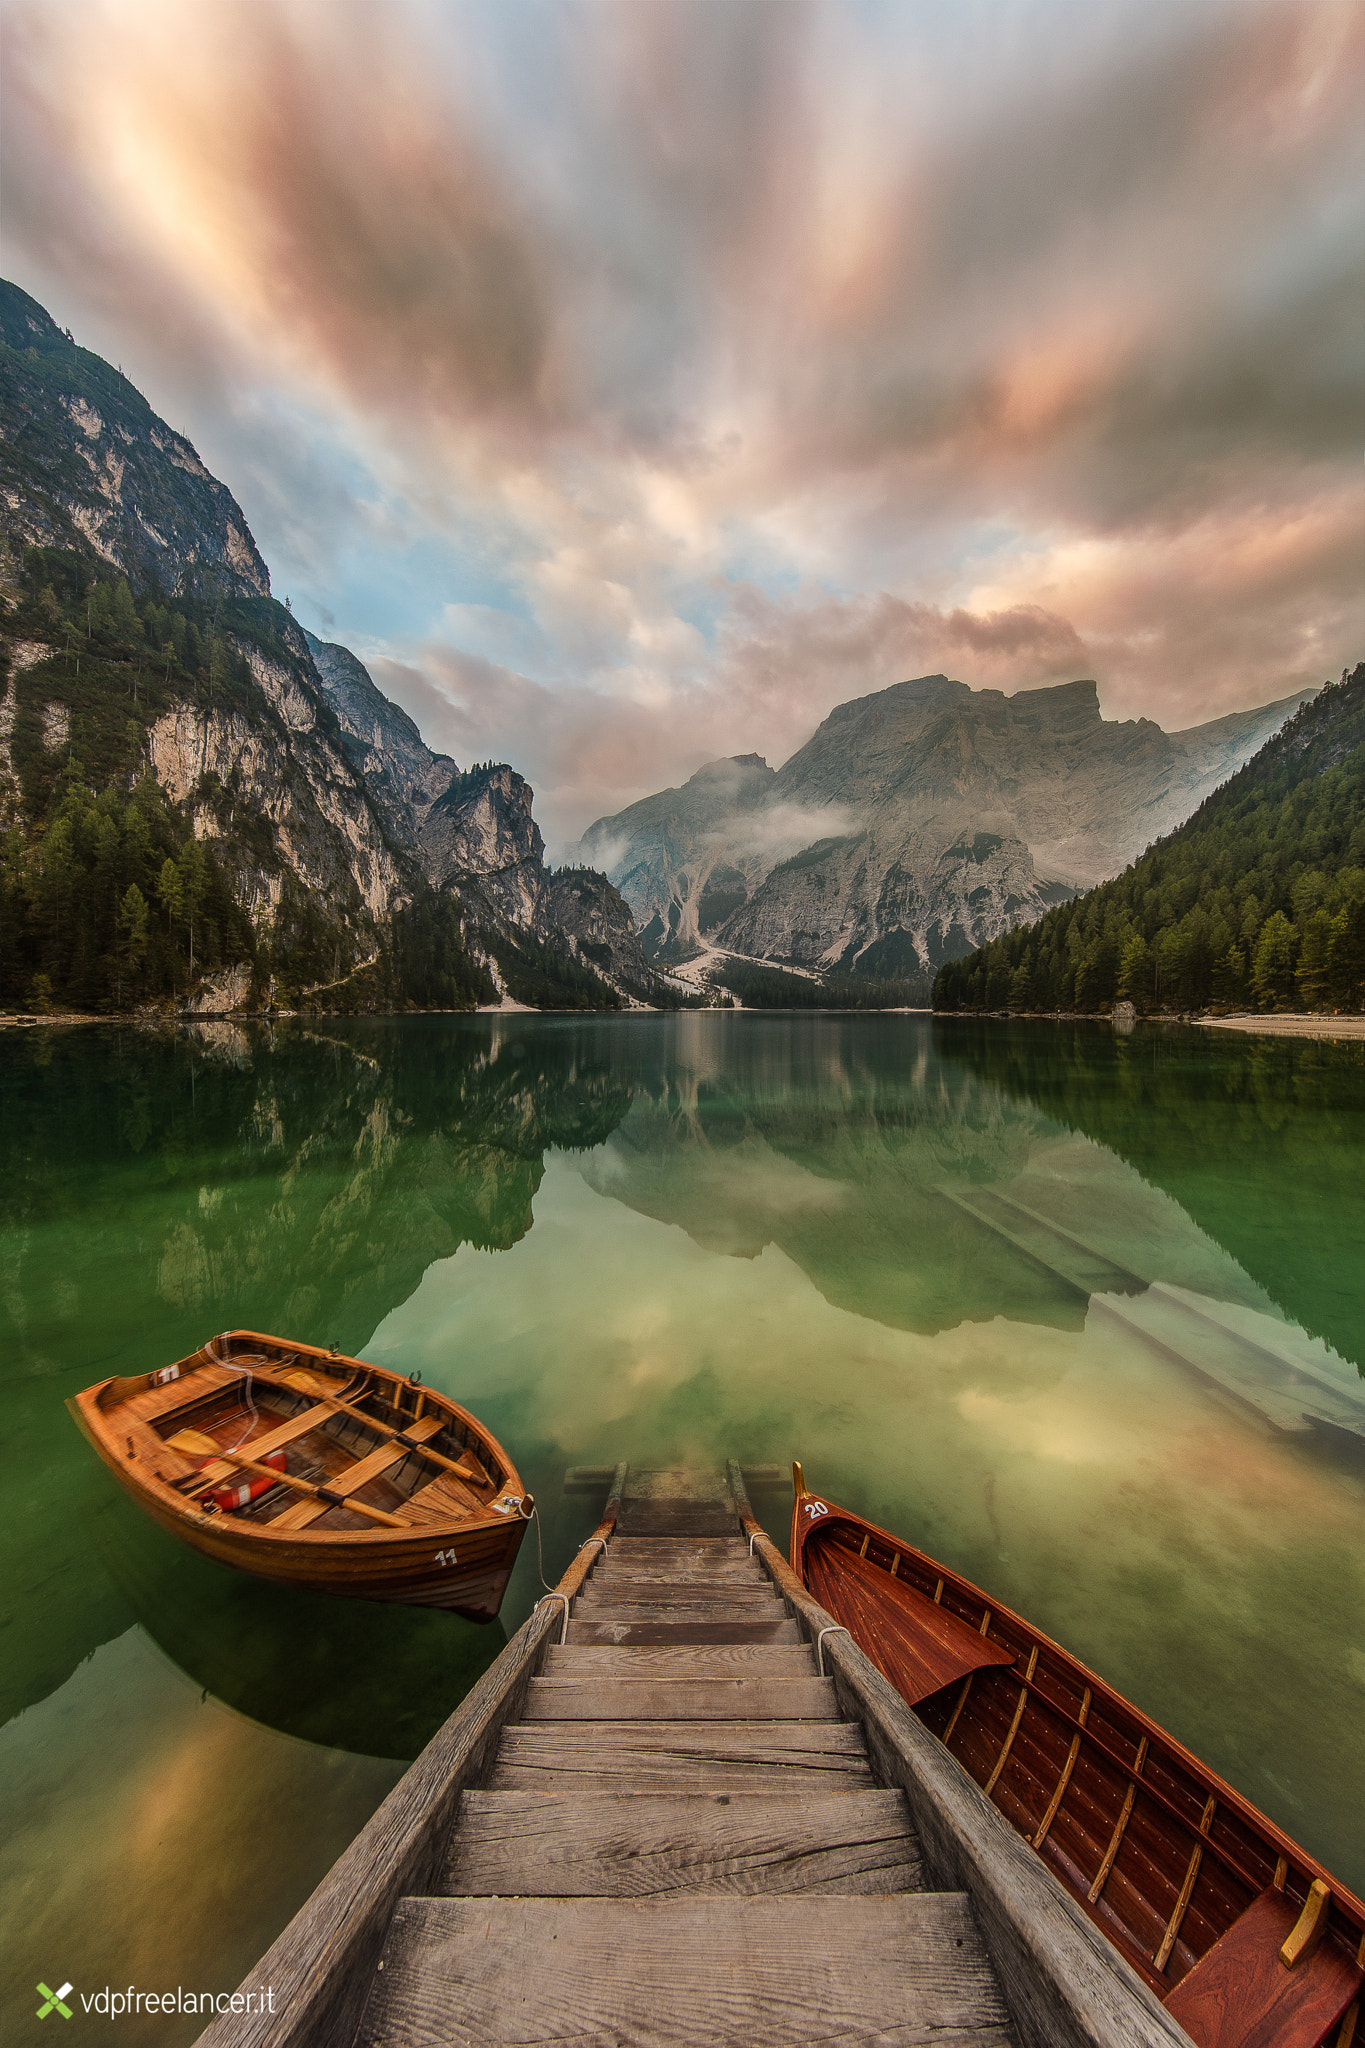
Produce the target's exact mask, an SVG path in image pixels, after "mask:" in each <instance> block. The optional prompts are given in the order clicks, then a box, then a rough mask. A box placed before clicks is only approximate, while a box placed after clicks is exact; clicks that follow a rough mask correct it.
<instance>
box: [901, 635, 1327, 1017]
mask: <svg viewBox="0 0 1365 2048" xmlns="http://www.w3.org/2000/svg"><path fill="white" fill-rule="evenodd" d="M1122 1001H1127V1002H1131V1003H1132V1004H1133V1005H1134V1007H1135V1008H1136V1009H1137V1010H1139V1011H1141V1012H1145V1013H1149V1014H1151V1013H1160V1012H1168V1013H1171V1012H1173V1013H1188V1012H1191V1011H1199V1010H1207V1009H1210V1008H1212V1009H1218V1010H1223V1011H1243V1010H1245V1011H1258V1010H1261V1011H1273V1010H1333V1011H1360V1010H1362V1009H1365V664H1362V665H1360V666H1358V667H1357V668H1356V669H1355V670H1353V671H1352V672H1350V673H1349V674H1346V675H1343V677H1342V679H1341V681H1340V682H1339V683H1336V684H1329V685H1328V686H1327V687H1326V688H1325V689H1323V690H1322V691H1320V693H1319V694H1318V696H1317V697H1315V698H1314V699H1313V700H1312V702H1311V703H1308V704H1305V705H1304V706H1303V707H1302V708H1301V709H1300V710H1299V711H1298V712H1296V713H1295V715H1294V717H1293V718H1291V719H1290V720H1289V721H1288V723H1287V724H1286V725H1285V726H1284V727H1283V728H1282V730H1281V731H1280V732H1278V733H1277V734H1276V735H1275V736H1274V738H1273V739H1271V740H1269V741H1268V742H1267V743H1266V745H1265V746H1264V747H1262V749H1261V751H1260V753H1259V754H1257V755H1256V756H1255V758H1254V759H1253V760H1251V761H1249V762H1248V763H1247V765H1246V767H1245V768H1243V769H1241V770H1240V771H1239V773H1238V774H1236V775H1234V776H1232V777H1231V778H1230V780H1229V781H1227V782H1226V783H1224V784H1223V786H1222V788H1221V789H1217V790H1215V791H1214V793H1213V794H1212V796H1210V797H1207V798H1206V799H1205V801H1204V803H1203V804H1201V806H1200V808H1199V809H1198V810H1197V811H1196V812H1195V814H1194V816H1193V817H1192V818H1189V819H1187V820H1186V822H1185V823H1184V824H1183V825H1181V826H1179V827H1178V828H1177V830H1176V831H1174V832H1172V833H1170V834H1169V835H1168V837H1166V838H1165V839H1161V840H1158V841H1157V843H1156V844H1155V845H1154V846H1151V847H1149V848H1148V850H1147V852H1146V853H1144V854H1143V855H1142V857H1141V858H1140V859H1139V860H1137V861H1135V862H1134V863H1133V865H1132V866H1131V867H1130V868H1128V869H1127V870H1126V872H1125V873H1124V874H1122V875H1119V876H1117V877H1116V878H1115V880H1113V881H1112V882H1104V883H1101V885H1100V886H1099V888H1097V889H1091V890H1089V891H1088V892H1087V893H1086V894H1085V895H1083V896H1078V897H1076V898H1075V899H1074V900H1073V901H1071V902H1070V903H1064V904H1061V905H1059V906H1058V907H1057V908H1056V909H1055V910H1051V911H1049V912H1048V913H1047V915H1046V916H1045V917H1042V918H1040V919H1039V921H1038V923H1037V924H1035V925H1032V926H1025V927H1020V928H1019V929H1018V930H1015V931H1012V932H1007V933H1005V934H1004V935H1003V936H1002V937H1001V938H999V939H996V940H994V941H993V942H992V943H991V944H990V945H988V946H983V947H981V948H980V949H979V950H978V951H977V952H975V953H972V954H969V955H968V956H967V958H965V959H963V960H955V961H952V962H950V963H949V965H947V966H946V967H943V968H941V969H940V970H939V973H938V976H937V978H936V980H935V983H934V1008H935V1009H936V1010H975V1011H981V1010H1014V1011H1025V1012H1028V1011H1034V1012H1051V1011H1059V1010H1061V1011H1096V1012H1098V1011H1104V1010H1108V1009H1109V1008H1110V1007H1111V1006H1112V1005H1113V1004H1114V1003H1115V1002H1122Z"/></svg>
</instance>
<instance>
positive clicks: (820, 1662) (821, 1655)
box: [815, 1622, 853, 1678]
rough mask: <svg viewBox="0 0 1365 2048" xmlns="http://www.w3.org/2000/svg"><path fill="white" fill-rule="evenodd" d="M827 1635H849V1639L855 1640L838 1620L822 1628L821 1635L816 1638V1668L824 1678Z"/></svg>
mask: <svg viewBox="0 0 1365 2048" xmlns="http://www.w3.org/2000/svg"><path fill="white" fill-rule="evenodd" d="M826 1636H848V1639H849V1641H850V1642H852V1641H853V1638H852V1636H851V1635H849V1633H848V1630H847V1629H846V1628H841V1627H840V1626H839V1624H838V1622H831V1623H830V1625H829V1627H828V1628H822V1629H821V1631H820V1633H819V1635H818V1636H817V1637H816V1638H815V1669H816V1672H817V1674H818V1676H819V1677H821V1678H823V1677H824V1675H825V1637H826Z"/></svg>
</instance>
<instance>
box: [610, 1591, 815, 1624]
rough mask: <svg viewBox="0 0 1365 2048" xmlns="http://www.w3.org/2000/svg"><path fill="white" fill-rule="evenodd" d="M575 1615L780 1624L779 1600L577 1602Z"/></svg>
mask: <svg viewBox="0 0 1365 2048" xmlns="http://www.w3.org/2000/svg"><path fill="white" fill-rule="evenodd" d="M574 1613H575V1614H578V1615H581V1616H582V1618H583V1620H584V1621H674V1622H680V1621H781V1620H782V1618H783V1614H784V1609H783V1607H782V1603H781V1601H780V1600H769V1599H764V1598H762V1597H760V1598H759V1599H757V1600H754V1599H750V1598H748V1597H747V1596H746V1597H745V1598H743V1599H734V1600H731V1599H728V1598H726V1599H722V1598H721V1597H720V1596H719V1595H718V1596H717V1597H716V1598H715V1599H714V1600H704V1599H702V1598H700V1596H698V1597H697V1598H696V1599H690V1600H611V1599H607V1598H606V1597H605V1596H603V1597H602V1598H601V1599H593V1600H589V1599H588V1598H587V1596H586V1595H585V1596H584V1597H583V1598H582V1599H580V1600H578V1601H576V1602H575V1605H574Z"/></svg>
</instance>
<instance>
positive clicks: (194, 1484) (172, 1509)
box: [67, 1330, 534, 1621]
mask: <svg viewBox="0 0 1365 2048" xmlns="http://www.w3.org/2000/svg"><path fill="white" fill-rule="evenodd" d="M419 1380H420V1375H418V1374H416V1373H414V1374H413V1375H412V1376H411V1377H410V1378H406V1379H405V1378H404V1377H403V1375H402V1374H401V1373H396V1372H388V1371H386V1370H385V1369H384V1367H382V1366H377V1365H366V1364H364V1363H363V1362H362V1361H361V1360H360V1359H357V1358H344V1357H342V1356H341V1355H340V1354H339V1353H337V1352H335V1351H321V1350H319V1349H318V1348H317V1346H316V1345H312V1344H294V1343H291V1342H289V1341H288V1340H286V1339H284V1338H281V1337H267V1336H263V1335H261V1334H260V1332H258V1331H256V1330H232V1331H229V1332H227V1333H226V1334H225V1335H223V1336H221V1337H214V1338H212V1339H211V1340H210V1341H209V1343H207V1344H205V1345H204V1347H203V1348H202V1350H199V1351H196V1352H195V1353H194V1354H193V1355H192V1356H191V1357H189V1358H182V1359H180V1360H179V1361H178V1362H177V1363H176V1364H174V1365H169V1366H165V1367H163V1368H162V1369H161V1370H160V1371H156V1372H146V1373H136V1374H134V1375H132V1376H131V1377H129V1378H121V1379H108V1380H101V1381H100V1382H99V1383H98V1384H97V1385H96V1386H93V1387H87V1388H86V1390H85V1392H84V1393H83V1394H77V1395H76V1397H75V1399H74V1400H73V1401H70V1402H68V1403H67V1405H68V1407H69V1408H70V1409H71V1412H72V1414H73V1415H74V1416H75V1418H76V1421H77V1423H78V1424H79V1425H80V1427H81V1429H82V1430H83V1431H84V1432H85V1434H86V1436H87V1437H88V1438H89V1439H90V1441H91V1443H92V1444H93V1445H94V1447H95V1449H96V1450H97V1451H98V1452H99V1454H100V1456H101V1458H103V1460H104V1462H105V1464H106V1465H107V1466H108V1467H109V1469H110V1471H111V1472H112V1473H114V1475H115V1477H116V1478H117V1479H118V1480H119V1481H120V1483H121V1484H122V1485H124V1486H125V1487H126V1488H127V1489H128V1491H129V1493H130V1494H131V1495H132V1496H133V1498H134V1500H135V1501H136V1502H137V1503H138V1506H139V1507H141V1508H144V1509H145V1510H146V1512H147V1513H148V1514H149V1515H151V1516H153V1517H154V1519H155V1520H156V1521H158V1522H160V1524H161V1526H162V1528H163V1529H169V1530H170V1532H171V1534H172V1535H173V1536H179V1537H180V1538H181V1539H182V1540H183V1541H184V1542H186V1543H189V1544H192V1545H193V1546H194V1548H195V1549H196V1550H201V1551H203V1553H204V1555H205V1556H206V1557H212V1558H215V1559H216V1560H217V1561H218V1563H219V1564H231V1565H236V1566H238V1567H239V1568H240V1569H241V1570H242V1571H248V1572H255V1573H256V1574H257V1576H258V1577H260V1578H264V1579H277V1580H281V1581H283V1582H284V1583H285V1584H287V1585H292V1586H306V1587H308V1588H310V1589H311V1590H312V1591H314V1592H318V1593H340V1594H344V1595H346V1596H347V1597H349V1598H351V1599H355V1600H396V1601H401V1602H405V1603H407V1604H408V1605H409V1606H413V1607H445V1608H449V1609H450V1610H451V1611H452V1612H453V1613H455V1614H463V1615H465V1616H467V1617H468V1619H469V1620H471V1621H492V1620H493V1618H494V1616H495V1615H496V1614H497V1612H498V1609H499V1607H500V1606H501V1605H502V1596H503V1593H504V1592H505V1590H506V1587H507V1581H508V1578H509V1577H510V1575H511V1571H512V1566H513V1565H514V1564H515V1562H516V1557H517V1552H518V1550H519V1549H520V1547H521V1539H522V1537H523V1535H524V1534H525V1532H526V1524H527V1522H528V1520H529V1519H530V1515H531V1510H532V1507H533V1505H534V1503H533V1502H532V1500H531V1497H530V1495H529V1494H526V1493H524V1492H523V1490H522V1484H521V1481H520V1479H519V1478H518V1477H517V1473H516V1470H515V1468H514V1466H513V1464H512V1461H511V1459H510V1458H509V1457H508V1455H507V1453H506V1451H504V1450H503V1448H502V1446H501V1445H500V1444H499V1443H497V1442H496V1441H495V1439H494V1438H493V1437H491V1436H490V1435H489V1433H488V1431H487V1430H486V1429H484V1428H483V1427H482V1425H481V1424H480V1423H478V1422H476V1421H475V1419H474V1417H473V1416H472V1415H470V1414H469V1413H468V1411H467V1410H466V1409H464V1408H461V1407H459V1406H458V1405H457V1404H456V1403H455V1402H454V1401H451V1400H449V1399H447V1397H446V1396H445V1395H444V1394H440V1393H437V1392H436V1391H435V1389H434V1388H431V1387H424V1386H421V1385H420V1384H419Z"/></svg>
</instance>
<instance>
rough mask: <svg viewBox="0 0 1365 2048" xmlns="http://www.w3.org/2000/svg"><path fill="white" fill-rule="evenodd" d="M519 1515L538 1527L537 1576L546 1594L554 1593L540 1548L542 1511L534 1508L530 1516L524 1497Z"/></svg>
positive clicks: (561, 1596) (520, 1503) (519, 1503)
mask: <svg viewBox="0 0 1365 2048" xmlns="http://www.w3.org/2000/svg"><path fill="white" fill-rule="evenodd" d="M517 1513H518V1514H519V1515H520V1516H521V1519H522V1521H523V1522H534V1523H535V1525H536V1575H537V1577H538V1578H539V1580H540V1583H541V1585H542V1586H543V1587H544V1588H545V1590H546V1592H547V1593H553V1592H554V1587H553V1586H552V1585H551V1584H550V1581H549V1580H548V1579H547V1578H546V1576H545V1553H544V1551H543V1550H542V1549H541V1547H540V1509H539V1508H532V1510H531V1512H530V1514H529V1515H528V1514H527V1512H526V1501H525V1497H524V1496H523V1497H522V1499H521V1500H519V1501H518V1502H517ZM560 1598H561V1599H562V1598H563V1595H562V1594H561V1595H560ZM539 1604H540V1603H539V1601H537V1603H536V1605H537V1606H539ZM567 1626H568V1623H567V1622H566V1623H565V1627H567Z"/></svg>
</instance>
